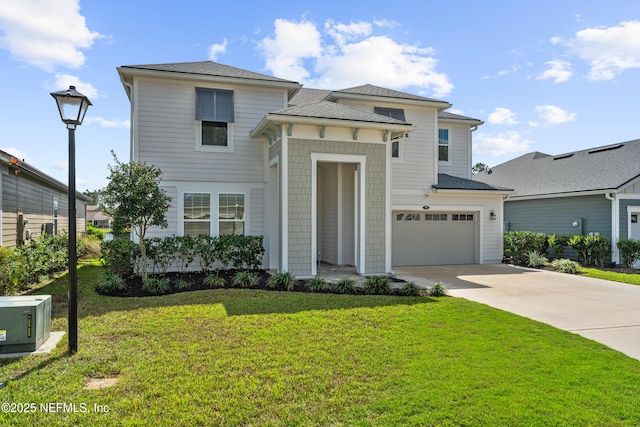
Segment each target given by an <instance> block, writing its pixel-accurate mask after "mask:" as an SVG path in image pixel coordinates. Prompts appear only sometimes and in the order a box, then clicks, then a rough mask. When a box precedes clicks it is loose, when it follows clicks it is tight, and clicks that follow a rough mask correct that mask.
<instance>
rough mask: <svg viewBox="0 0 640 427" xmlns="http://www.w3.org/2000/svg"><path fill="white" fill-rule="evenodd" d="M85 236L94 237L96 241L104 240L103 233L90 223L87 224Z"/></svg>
mask: <svg viewBox="0 0 640 427" xmlns="http://www.w3.org/2000/svg"><path fill="white" fill-rule="evenodd" d="M87 236H92V237H95V238H96V239H98V240H104V231H103V230H102V229H100V228H98V227H95V226H94V225H93V224H91V223H87Z"/></svg>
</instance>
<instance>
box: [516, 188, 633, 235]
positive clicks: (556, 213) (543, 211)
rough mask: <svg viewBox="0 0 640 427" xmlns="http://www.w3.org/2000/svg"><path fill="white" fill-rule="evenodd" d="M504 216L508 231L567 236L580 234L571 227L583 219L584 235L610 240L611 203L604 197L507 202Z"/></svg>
mask: <svg viewBox="0 0 640 427" xmlns="http://www.w3.org/2000/svg"><path fill="white" fill-rule="evenodd" d="M625 209H626V208H625ZM625 212H626V211H625ZM504 216H505V220H506V221H508V222H509V230H510V231H536V232H542V233H547V234H566V235H574V234H579V232H577V231H576V228H574V227H573V226H572V223H573V222H574V221H575V220H576V219H582V224H583V230H582V231H583V233H584V234H589V233H600V235H602V236H606V237H607V238H608V239H611V201H610V200H607V199H605V197H604V195H595V196H574V197H563V198H552V199H536V200H518V201H517V200H507V201H506V202H505V203H504Z"/></svg>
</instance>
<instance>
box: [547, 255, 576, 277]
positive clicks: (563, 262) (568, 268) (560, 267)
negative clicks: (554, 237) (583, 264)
mask: <svg viewBox="0 0 640 427" xmlns="http://www.w3.org/2000/svg"><path fill="white" fill-rule="evenodd" d="M579 267H580V264H578V263H577V262H575V261H571V260H570V259H566V258H559V259H555V260H553V261H552V262H551V268H553V269H554V270H556V271H559V272H561V273H567V274H577V273H578V268H579Z"/></svg>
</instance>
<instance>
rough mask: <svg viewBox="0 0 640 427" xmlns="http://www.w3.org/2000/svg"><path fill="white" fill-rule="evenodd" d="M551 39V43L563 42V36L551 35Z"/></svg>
mask: <svg viewBox="0 0 640 427" xmlns="http://www.w3.org/2000/svg"><path fill="white" fill-rule="evenodd" d="M549 41H550V42H551V44H560V43H562V37H551V38H550V39H549Z"/></svg>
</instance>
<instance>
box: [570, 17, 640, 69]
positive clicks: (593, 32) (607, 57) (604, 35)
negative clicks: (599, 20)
mask: <svg viewBox="0 0 640 427" xmlns="http://www.w3.org/2000/svg"><path fill="white" fill-rule="evenodd" d="M567 45H568V46H569V48H570V49H571V50H572V51H573V52H574V53H575V54H576V55H577V56H578V57H580V58H581V59H583V60H585V61H588V62H589V63H590V65H591V70H590V72H589V74H588V78H589V79H590V80H612V79H614V78H615V77H616V76H617V75H618V74H620V73H622V72H623V71H624V70H626V69H628V68H640V21H628V22H621V23H620V25H618V26H616V27H608V28H607V27H604V28H587V29H586V30H581V31H578V32H577V33H576V35H575V37H574V38H573V39H571V40H570V41H569V42H568V43H567Z"/></svg>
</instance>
